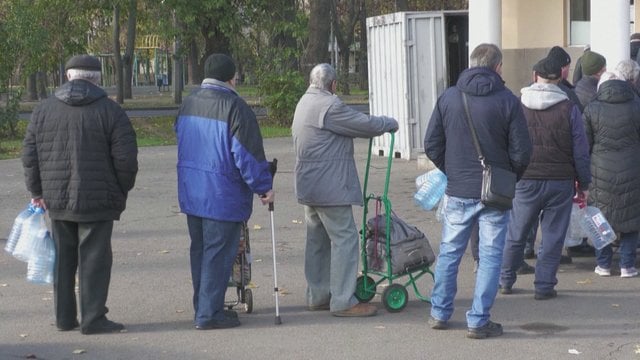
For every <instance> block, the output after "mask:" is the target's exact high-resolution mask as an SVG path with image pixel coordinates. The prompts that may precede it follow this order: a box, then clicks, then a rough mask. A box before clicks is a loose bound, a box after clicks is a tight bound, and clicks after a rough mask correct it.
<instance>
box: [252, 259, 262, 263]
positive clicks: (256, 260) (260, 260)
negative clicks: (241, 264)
mask: <svg viewBox="0 0 640 360" xmlns="http://www.w3.org/2000/svg"><path fill="white" fill-rule="evenodd" d="M253 261H255V262H262V259H255V260H253Z"/></svg>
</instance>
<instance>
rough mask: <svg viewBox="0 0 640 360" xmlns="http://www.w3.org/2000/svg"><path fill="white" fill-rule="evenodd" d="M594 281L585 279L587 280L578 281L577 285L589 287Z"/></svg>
mask: <svg viewBox="0 0 640 360" xmlns="http://www.w3.org/2000/svg"><path fill="white" fill-rule="evenodd" d="M592 282H593V281H591V279H585V280H578V281H576V284H580V285H589V284H591V283H592Z"/></svg>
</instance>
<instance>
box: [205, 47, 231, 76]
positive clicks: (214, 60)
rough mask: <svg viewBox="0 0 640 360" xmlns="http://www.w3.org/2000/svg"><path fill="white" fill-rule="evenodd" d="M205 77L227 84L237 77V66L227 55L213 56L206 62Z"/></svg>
mask: <svg viewBox="0 0 640 360" xmlns="http://www.w3.org/2000/svg"><path fill="white" fill-rule="evenodd" d="M204 76H205V77H206V78H210V79H216V80H219V81H222V82H227V81H229V80H231V79H233V77H234V76H236V66H235V64H234V63H233V60H232V59H231V58H230V57H229V56H227V55H225V54H211V55H209V57H208V58H207V60H206V61H205V62H204Z"/></svg>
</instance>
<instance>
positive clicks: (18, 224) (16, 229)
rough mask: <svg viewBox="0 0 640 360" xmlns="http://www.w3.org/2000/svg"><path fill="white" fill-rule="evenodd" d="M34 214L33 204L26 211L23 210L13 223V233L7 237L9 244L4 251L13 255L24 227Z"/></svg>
mask: <svg viewBox="0 0 640 360" xmlns="http://www.w3.org/2000/svg"><path fill="white" fill-rule="evenodd" d="M34 212H35V207H34V206H33V205H32V204H29V205H28V206H27V208H26V209H24V210H22V212H21V213H20V214H18V216H16V219H15V220H14V221H13V226H12V227H11V231H10V232H9V236H8V237H7V244H6V245H5V247H4V251H6V252H8V253H9V254H13V250H15V248H16V244H17V243H18V239H19V238H20V234H21V233H22V225H23V224H24V221H25V220H27V219H28V218H29V216H31V215H33V213H34Z"/></svg>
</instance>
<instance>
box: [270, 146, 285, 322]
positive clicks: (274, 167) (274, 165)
mask: <svg viewBox="0 0 640 360" xmlns="http://www.w3.org/2000/svg"><path fill="white" fill-rule="evenodd" d="M277 170H278V159H275V158H274V159H273V161H272V162H270V163H269V171H270V172H271V177H273V178H275V176H276V171H277ZM273 209H274V206H273V202H271V203H269V215H270V217H271V249H272V256H273V292H274V295H275V298H276V318H275V324H276V325H280V324H282V320H281V319H280V307H279V304H278V291H279V290H278V271H277V269H276V233H275V225H274V222H273Z"/></svg>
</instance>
